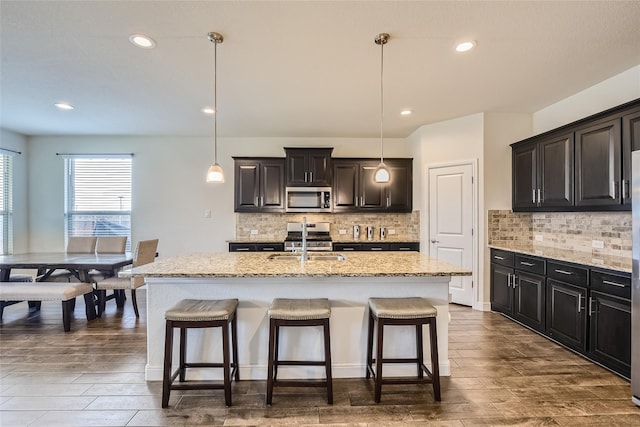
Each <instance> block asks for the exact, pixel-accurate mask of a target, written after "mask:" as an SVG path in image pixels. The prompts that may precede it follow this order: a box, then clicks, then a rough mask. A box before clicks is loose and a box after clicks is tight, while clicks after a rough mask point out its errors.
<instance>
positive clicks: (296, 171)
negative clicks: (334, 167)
mask: <svg viewBox="0 0 640 427" xmlns="http://www.w3.org/2000/svg"><path fill="white" fill-rule="evenodd" d="M284 150H285V153H286V155H287V157H286V170H287V183H286V186H287V187H330V186H331V152H332V151H333V148H289V147H285V149H284Z"/></svg>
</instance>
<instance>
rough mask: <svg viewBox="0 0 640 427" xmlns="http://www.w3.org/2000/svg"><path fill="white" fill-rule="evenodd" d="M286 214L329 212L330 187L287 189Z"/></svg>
mask: <svg viewBox="0 0 640 427" xmlns="http://www.w3.org/2000/svg"><path fill="white" fill-rule="evenodd" d="M285 200H286V203H287V206H286V209H285V211H286V212H331V187H287V188H286V199H285Z"/></svg>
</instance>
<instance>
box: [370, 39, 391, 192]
mask: <svg viewBox="0 0 640 427" xmlns="http://www.w3.org/2000/svg"><path fill="white" fill-rule="evenodd" d="M388 41H389V34H387V33H380V34H378V35H377V36H376V38H375V42H376V44H377V45H380V164H379V165H378V168H377V169H376V172H375V173H374V175H373V180H374V181H375V182H378V183H387V182H389V181H390V180H391V174H390V173H389V169H388V168H387V165H385V164H384V155H383V153H384V134H383V131H382V123H383V118H384V85H383V81H384V79H383V73H384V45H385V44H387V42H388Z"/></svg>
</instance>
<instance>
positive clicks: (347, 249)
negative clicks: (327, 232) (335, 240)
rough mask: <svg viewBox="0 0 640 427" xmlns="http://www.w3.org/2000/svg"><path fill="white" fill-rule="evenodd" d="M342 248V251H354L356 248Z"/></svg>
mask: <svg viewBox="0 0 640 427" xmlns="http://www.w3.org/2000/svg"><path fill="white" fill-rule="evenodd" d="M340 250H341V251H353V250H355V249H353V248H342V249H340Z"/></svg>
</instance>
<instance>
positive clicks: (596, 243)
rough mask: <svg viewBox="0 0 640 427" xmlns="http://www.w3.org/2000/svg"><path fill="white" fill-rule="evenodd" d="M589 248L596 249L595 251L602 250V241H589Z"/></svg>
mask: <svg viewBox="0 0 640 427" xmlns="http://www.w3.org/2000/svg"><path fill="white" fill-rule="evenodd" d="M591 247H592V248H596V249H603V248H604V242H603V241H602V240H592V241H591Z"/></svg>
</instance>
